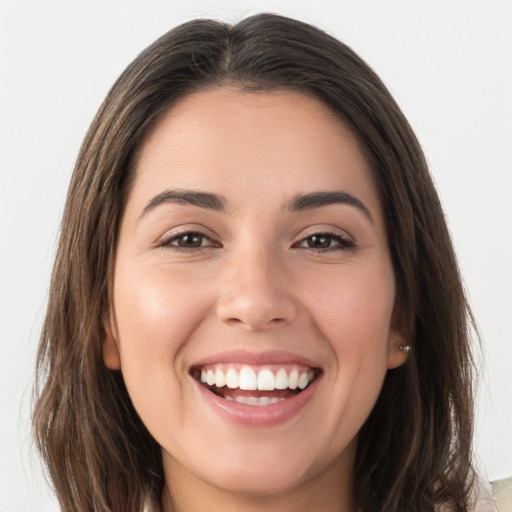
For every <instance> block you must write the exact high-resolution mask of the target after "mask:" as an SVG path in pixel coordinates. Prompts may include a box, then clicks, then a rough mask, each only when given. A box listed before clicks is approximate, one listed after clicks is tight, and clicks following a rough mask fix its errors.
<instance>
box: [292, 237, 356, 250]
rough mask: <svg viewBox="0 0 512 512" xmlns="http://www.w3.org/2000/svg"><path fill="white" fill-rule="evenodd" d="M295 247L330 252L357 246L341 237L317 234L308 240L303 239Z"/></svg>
mask: <svg viewBox="0 0 512 512" xmlns="http://www.w3.org/2000/svg"><path fill="white" fill-rule="evenodd" d="M295 247H300V248H304V249H312V250H316V251H325V252H328V251H342V250H346V249H353V248H354V247H355V244H354V242H352V241H351V240H348V239H346V238H345V237H343V236H341V235H337V234H331V233H316V234H314V235H311V236H308V237H307V238H303V239H302V240H301V241H300V242H299V243H297V244H295Z"/></svg>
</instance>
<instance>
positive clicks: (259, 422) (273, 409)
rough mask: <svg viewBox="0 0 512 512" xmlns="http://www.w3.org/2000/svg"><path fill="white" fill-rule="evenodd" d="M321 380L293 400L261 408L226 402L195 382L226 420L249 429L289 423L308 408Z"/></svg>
mask: <svg viewBox="0 0 512 512" xmlns="http://www.w3.org/2000/svg"><path fill="white" fill-rule="evenodd" d="M320 379H321V376H317V378H316V379H315V380H314V381H313V382H312V383H311V384H310V385H309V386H308V387H307V388H306V389H305V390H304V391H301V392H300V393H298V394H296V395H294V396H293V397H291V398H287V399H286V400H282V401H280V402H277V403H275V404H269V405H260V406H258V405H247V404H240V403H238V402H235V401H231V400H225V399H224V398H222V397H220V396H217V395H216V394H214V393H212V392H211V391H209V390H208V389H206V388H205V387H204V386H202V385H201V384H200V383H199V382H197V381H196V380H195V379H193V380H194V382H195V384H196V386H197V387H198V388H199V392H200V393H201V396H202V398H203V399H205V400H206V402H207V403H208V404H209V405H210V407H212V408H213V409H214V410H215V412H216V413H217V414H219V415H220V416H222V417H223V418H225V419H226V420H228V421H231V422H233V423H236V424H238V425H242V426H247V427H273V426H276V425H280V424H282V423H285V422H287V421H289V420H290V419H292V418H293V417H294V416H296V415H298V414H299V413H300V412H301V411H302V410H303V409H304V408H305V407H306V405H307V404H308V403H309V401H310V400H311V398H312V397H313V395H314V393H315V392H316V388H317V387H318V383H319V381H320Z"/></svg>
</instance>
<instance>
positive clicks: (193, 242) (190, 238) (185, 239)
mask: <svg viewBox="0 0 512 512" xmlns="http://www.w3.org/2000/svg"><path fill="white" fill-rule="evenodd" d="M201 241H202V235H200V234H198V233H189V234H188V235H183V236H182V237H181V238H180V240H179V245H180V246H181V247H201Z"/></svg>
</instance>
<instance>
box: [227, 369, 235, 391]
mask: <svg viewBox="0 0 512 512" xmlns="http://www.w3.org/2000/svg"><path fill="white" fill-rule="evenodd" d="M226 386H227V387H228V388H230V389H235V388H237V387H238V372H237V371H236V370H235V369H233V368H230V369H229V370H228V371H227V372H226Z"/></svg>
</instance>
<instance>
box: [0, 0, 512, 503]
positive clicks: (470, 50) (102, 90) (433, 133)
mask: <svg viewBox="0 0 512 512" xmlns="http://www.w3.org/2000/svg"><path fill="white" fill-rule="evenodd" d="M261 11H269V12H278V13H282V14H285V15H290V16H293V17H297V18H299V19H302V20H304V21H307V22H310V23H313V24H316V25H319V26H320V27H322V28H324V29H325V30H327V31H328V32H330V33H332V34H334V35H335V36H336V37H338V38H340V39H342V40H343V41H345V42H346V43H348V44H349V45H350V46H352V47H353V48H354V49H355V50H356V51H357V52H358V53H359V54H360V55H361V56H362V57H363V58H364V59H365V60H367V61H368V62H369V64H370V65H371V66H372V67H373V68H374V69H375V70H376V71H377V73H379V74H380V76H381V77H382V79H383V80H384V82H385V83H386V84H387V85H388V87H389V88H390V90H391V91H392V93H393V94H394V96H395V97H396V99H397V101H398V103H399V104H400V105H401V107H402V109H403V110H404V112H405V114H406V115H407V116H408V118H409V120H410V122H411V124H412V126H413V128H414V129H415V131H416V132H417V134H418V136H419V139H420V141H421V143H422V145H423V148H424V150H425V153H426V155H427V158H428V160H429V162H430V165H431V169H432V172H433V174H434V177H435V180H436V182H437V184H438V187H439V192H440V195H441V199H442V201H443V204H444V206H445V210H446V214H447V217H448V222H449V226H450V229H451V231H452V234H453V239H454V243H455V246H456V249H457V253H458V257H459V261H460V266H461V270H462V273H463V276H464V279H465V282H466V285H467V289H468V292H469V296H470V299H471V303H472V305H473V307H474V310H475V313H476V317H477V320H478V323H479V325H480V329H481V334H482V340H483V345H484V357H483V360H482V361H481V364H482V379H481V386H480V389H481V392H480V397H479V401H478V421H477V432H476V446H477V457H478V459H479V461H480V464H481V467H482V469H483V470H484V471H486V473H487V477H488V478H491V479H494V478H501V477H506V476H510V475H512V400H511V395H512V337H511V334H510V321H511V318H512V298H511V289H512V271H511V266H512V229H511V221H512V2H511V1H510V0H507V1H506V0H502V1H493V0H483V1H468V0H466V1H448V0H444V1H439V2H433V1H430V2H427V1H411V0H410V1H407V2H405V1H403V2H391V1H379V2H377V1H374V2H369V1H358V2H357V3H355V2H350V3H349V2H344V1H340V0H337V1H332V2H330V1H326V0H315V1H311V0H307V1H298V0H293V1H292V0H290V1H285V0H281V1H279V0H274V1H270V0H268V1H267V0H261V1H250V0H236V1H235V0H233V1H232V2H230V1H228V0H218V1H215V0H212V1H207V0H204V1H201V0H193V1H191V0H188V1H187V2H185V1H167V2H164V1H142V0H140V1H138V2H134V1H107V0H104V1H87V2H85V1H83V2H80V1H73V0H68V1H60V2H57V1H30V2H29V1H22V0H12V1H9V0H0V243H1V246H0V247H1V249H0V512H36V511H37V512H40V511H56V510H58V507H57V504H56V501H55V499H54V498H52V496H51V494H50V492H49V491H48V490H47V485H46V483H45V481H44V477H43V473H42V471H41V469H40V466H39V461H38V458H37V456H36V455H35V452H34V451H33V449H32V447H31V441H30V419H29V418H30V407H31V386H32V379H33V368H34V358H35V352H36V347H37V342H38V334H39V330H40V327H41V322H42V318H43V315H44V308H45V301H46V296H47V289H48V282H49V277H50V270H51V265H52V260H53V256H54V251H55V245H56V240H57V234H58V229H59V222H60V216H61V213H62V209H63V203H64V199H65V194H66V189H67V185H68V182H69V179H70V175H71V171H72V167H73V163H74V160H75V158H76V155H77V152H78V148H79V145H80V142H81V139H82V137H83V136H84V134H85V131H86V129H87V127H88V125H89V123H90V121H91V120H92V118H93V116H94V114H95V111H96V109H97V108H98V107H99V104H100V102H101V101H102V99H103V97H104V96H105V94H106V92H107V90H108V89H109V87H110V86H111V85H112V83H113V82H114V80H115V79H116V77H117V76H118V75H119V73H120V72H121V71H122V70H123V69H124V67H125V66H126V65H127V64H128V63H129V62H130V61H131V60H132V59H133V58H134V57H135V56H136V55H137V54H138V53H139V52H140V51H141V50H142V49H143V48H144V47H145V46H147V45H148V44H149V43H151V42H152V41H153V40H154V39H156V38H157V37H158V36H159V35H161V34H162V33H164V32H166V31H167V30H168V29H170V28H171V27H173V26H175V25H177V24H179V23H181V22H184V21H186V20H189V19H191V18H196V17H214V18H220V19H222V20H225V21H237V20H240V19H241V18H243V17H245V16H247V15H249V14H254V13H256V12H261ZM319 421H321V418H319Z"/></svg>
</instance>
